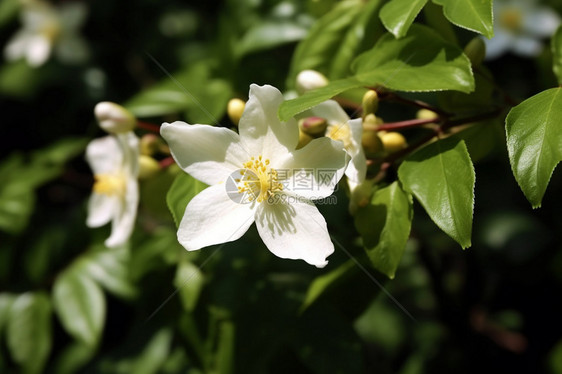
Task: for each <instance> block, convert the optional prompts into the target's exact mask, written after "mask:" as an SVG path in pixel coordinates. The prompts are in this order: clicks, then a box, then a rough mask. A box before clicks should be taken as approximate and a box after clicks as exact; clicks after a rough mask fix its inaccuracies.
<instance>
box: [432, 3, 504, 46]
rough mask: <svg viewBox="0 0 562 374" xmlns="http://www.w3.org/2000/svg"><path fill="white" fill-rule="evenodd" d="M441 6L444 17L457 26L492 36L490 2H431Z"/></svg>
mask: <svg viewBox="0 0 562 374" xmlns="http://www.w3.org/2000/svg"><path fill="white" fill-rule="evenodd" d="M433 2H434V3H436V4H439V5H442V6H443V13H444V14H445V17H447V19H448V20H449V21H451V22H452V23H454V24H455V25H457V26H460V27H463V28H465V29H468V30H471V31H476V32H479V33H480V34H482V35H484V36H486V37H488V38H491V37H493V36H494V23H493V17H492V0H433Z"/></svg>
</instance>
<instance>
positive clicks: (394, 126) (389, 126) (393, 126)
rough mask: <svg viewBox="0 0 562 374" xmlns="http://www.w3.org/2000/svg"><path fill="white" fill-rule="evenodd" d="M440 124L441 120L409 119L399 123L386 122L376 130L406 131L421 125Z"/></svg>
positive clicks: (436, 118)
mask: <svg viewBox="0 0 562 374" xmlns="http://www.w3.org/2000/svg"><path fill="white" fill-rule="evenodd" d="M439 122H441V118H439V117H435V118H429V119H410V120H407V121H399V122H388V123H384V124H382V125H380V126H379V127H378V128H377V131H393V130H400V129H407V128H410V127H417V126H421V125H426V124H428V123H439Z"/></svg>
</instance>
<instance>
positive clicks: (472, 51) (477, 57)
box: [464, 37, 486, 67]
mask: <svg viewBox="0 0 562 374" xmlns="http://www.w3.org/2000/svg"><path fill="white" fill-rule="evenodd" d="M464 54H465V55H466V56H467V57H468V59H469V60H470V63H471V64H472V66H473V67H478V66H480V64H481V63H482V61H484V57H485V56H486V44H485V43H484V40H482V38H480V37H476V38H473V39H472V40H471V41H470V42H468V44H467V45H466V46H465V47H464Z"/></svg>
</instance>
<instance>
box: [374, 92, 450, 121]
mask: <svg viewBox="0 0 562 374" xmlns="http://www.w3.org/2000/svg"><path fill="white" fill-rule="evenodd" d="M371 89H373V90H375V91H377V95H378V96H379V99H380V100H389V101H394V102H397V103H402V104H406V105H410V106H414V107H417V108H420V109H427V110H431V111H432V112H435V113H437V114H439V115H440V116H443V117H449V116H450V114H449V113H447V112H445V111H443V110H441V109H439V108H437V107H435V106H433V105H431V104H428V103H426V102H424V101H421V100H411V99H406V98H404V97H401V96H398V95H397V94H395V93H394V92H389V91H381V90H380V88H379V89H376V88H371Z"/></svg>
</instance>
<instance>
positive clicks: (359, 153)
mask: <svg viewBox="0 0 562 374" xmlns="http://www.w3.org/2000/svg"><path fill="white" fill-rule="evenodd" d="M362 122H363V121H362V120H361V118H357V119H353V120H351V121H349V128H350V129H351V143H352V147H350V148H351V149H346V151H347V153H348V154H349V156H350V157H351V162H350V163H349V165H347V169H345V175H346V176H347V178H348V179H349V180H352V181H353V182H355V183H361V182H363V181H364V180H365V176H366V175H367V159H366V158H365V153H364V152H363V147H362V146H361V138H362V136H363V123H362Z"/></svg>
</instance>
